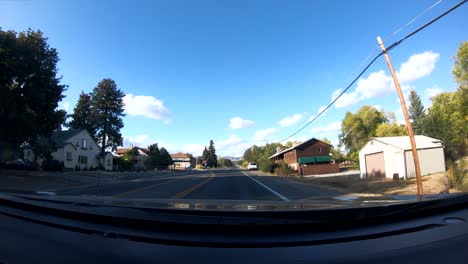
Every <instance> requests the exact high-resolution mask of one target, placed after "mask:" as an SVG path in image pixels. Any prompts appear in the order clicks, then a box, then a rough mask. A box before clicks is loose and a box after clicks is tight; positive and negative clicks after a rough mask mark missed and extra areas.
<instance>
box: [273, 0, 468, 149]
mask: <svg viewBox="0 0 468 264" xmlns="http://www.w3.org/2000/svg"><path fill="white" fill-rule="evenodd" d="M467 1H468V0H463V1H460V2H459V3H458V4H456V5H455V6H453V7H452V8H450V9H449V10H447V11H445V12H444V13H442V14H441V15H439V16H437V17H436V18H434V19H432V20H431V21H429V22H428V23H426V24H424V25H423V26H421V27H419V28H418V29H416V30H415V31H413V32H411V33H410V34H408V35H406V36H404V37H403V38H402V39H400V40H398V41H396V42H394V43H393V44H391V45H390V46H389V47H388V48H387V52H388V51H390V50H392V49H393V48H395V47H396V46H398V45H400V44H401V43H402V42H403V41H405V40H406V39H408V38H410V37H412V36H414V35H415V34H417V33H418V32H420V31H421V30H423V29H425V28H426V27H428V26H430V25H431V24H433V23H434V22H436V21H437V20H439V19H441V18H443V17H444V16H446V15H448V14H449V13H451V12H452V11H454V10H455V9H457V8H459V7H460V6H461V5H463V4H465V3H466V2H467ZM436 4H437V3H436ZM430 8H432V7H430ZM424 12H426V11H424ZM424 12H423V13H424ZM410 22H411V21H410ZM411 23H412V22H411ZM407 25H408V24H407ZM405 26H406V25H405ZM405 26H404V27H405ZM382 54H383V52H380V53H379V54H378V55H377V56H375V57H374V59H372V61H371V62H370V63H369V64H367V66H366V67H365V68H364V70H362V71H361V72H360V73H359V75H358V76H357V77H356V78H354V80H353V81H352V82H351V83H350V84H349V85H348V86H347V87H346V89H344V90H343V91H342V92H341V93H340V94H339V95H338V96H337V97H336V98H335V99H334V100H333V101H331V103H330V104H328V106H327V107H325V109H323V110H322V111H320V113H318V115H316V116H315V117H314V118H313V119H311V120H310V121H309V122H307V123H306V124H305V125H304V126H302V127H301V128H300V129H299V130H297V131H296V132H294V133H293V134H291V135H290V136H288V137H286V138H284V139H283V140H280V141H279V142H280V143H281V142H283V141H286V140H288V139H290V138H291V137H293V136H295V135H297V133H299V132H301V131H302V130H304V128H306V127H307V126H309V125H310V124H311V123H312V122H314V121H315V120H316V119H317V118H318V117H319V116H321V115H322V114H323V113H324V112H325V111H327V110H328V108H330V107H331V106H332V105H333V104H334V103H335V102H336V101H337V100H338V99H339V98H340V97H341V96H342V95H343V94H344V93H345V92H346V91H347V90H349V88H351V86H353V85H354V83H356V81H357V80H358V79H359V78H360V77H361V76H362V75H363V74H364V73H365V72H366V71H367V69H369V68H370V66H372V64H374V62H375V61H376V60H377V59H378V58H379V57H380V56H382Z"/></svg>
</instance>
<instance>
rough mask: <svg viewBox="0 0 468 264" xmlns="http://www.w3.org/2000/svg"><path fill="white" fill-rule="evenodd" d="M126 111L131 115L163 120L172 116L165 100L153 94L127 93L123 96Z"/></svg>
mask: <svg viewBox="0 0 468 264" xmlns="http://www.w3.org/2000/svg"><path fill="white" fill-rule="evenodd" d="M123 102H124V104H125V112H126V113H127V114H128V115H131V116H144V117H147V118H151V119H156V120H161V119H167V118H169V117H170V115H171V114H170V113H169V110H167V109H166V107H165V106H164V104H163V102H162V101H160V100H158V99H156V98H154V97H153V96H145V95H135V96H134V95H133V94H127V95H125V96H124V98H123Z"/></svg>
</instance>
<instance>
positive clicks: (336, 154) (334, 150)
mask: <svg viewBox="0 0 468 264" xmlns="http://www.w3.org/2000/svg"><path fill="white" fill-rule="evenodd" d="M319 140H320V141H323V142H325V143H327V144H330V145H331V147H330V153H331V154H332V159H333V160H334V161H335V162H343V161H344V160H345V156H344V155H343V154H342V153H341V150H340V149H339V148H338V147H335V146H333V145H332V143H331V141H330V140H329V139H328V138H326V137H324V138H322V139H319Z"/></svg>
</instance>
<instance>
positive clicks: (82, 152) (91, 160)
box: [23, 129, 113, 170]
mask: <svg viewBox="0 0 468 264" xmlns="http://www.w3.org/2000/svg"><path fill="white" fill-rule="evenodd" d="M47 142H48V140H46V139H39V144H48V143H47ZM50 142H51V143H52V144H53V145H54V147H55V149H56V150H55V151H54V152H52V157H53V158H54V159H55V160H57V161H59V162H63V166H64V169H65V170H75V169H79V170H89V169H98V168H99V167H102V168H103V169H106V170H112V162H113V161H112V159H110V163H109V162H108V161H109V160H108V158H109V157H110V156H109V155H110V153H105V154H104V155H102V154H100V152H101V150H100V148H99V146H98V145H97V144H96V142H95V141H94V139H93V138H92V137H91V135H90V134H89V133H88V131H86V130H84V129H82V130H74V129H70V130H65V131H54V132H53V133H52V136H51V137H50ZM23 155H24V159H25V160H30V161H33V160H34V153H33V151H32V149H31V148H30V147H26V148H25V149H24V152H23ZM37 162H38V163H39V164H40V163H41V162H42V160H40V159H39V160H37Z"/></svg>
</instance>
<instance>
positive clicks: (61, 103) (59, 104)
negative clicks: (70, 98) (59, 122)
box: [57, 101, 70, 112]
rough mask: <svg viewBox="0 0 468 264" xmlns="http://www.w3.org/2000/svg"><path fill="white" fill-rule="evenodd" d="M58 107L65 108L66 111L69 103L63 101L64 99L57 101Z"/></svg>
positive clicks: (68, 108)
mask: <svg viewBox="0 0 468 264" xmlns="http://www.w3.org/2000/svg"><path fill="white" fill-rule="evenodd" d="M57 108H58V109H61V110H65V111H66V112H68V110H70V104H69V103H68V102H65V101H60V102H59V103H58V107H57Z"/></svg>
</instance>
